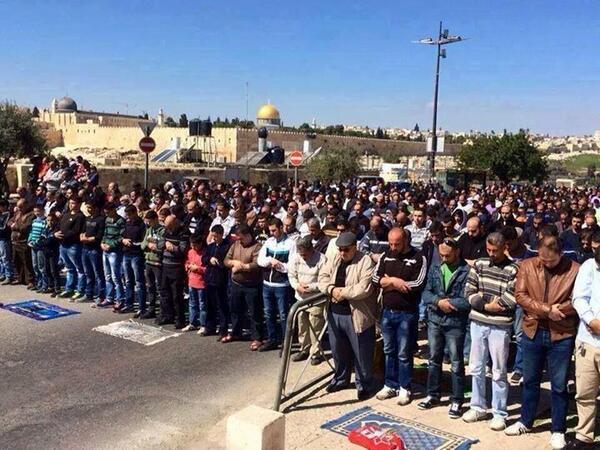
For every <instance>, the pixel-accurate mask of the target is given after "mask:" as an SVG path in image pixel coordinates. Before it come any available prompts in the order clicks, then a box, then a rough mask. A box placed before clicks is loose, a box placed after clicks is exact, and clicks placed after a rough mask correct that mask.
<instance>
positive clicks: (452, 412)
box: [448, 402, 462, 419]
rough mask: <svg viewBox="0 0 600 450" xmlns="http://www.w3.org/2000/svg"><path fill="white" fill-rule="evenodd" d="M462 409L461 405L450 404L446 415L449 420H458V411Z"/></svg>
mask: <svg viewBox="0 0 600 450" xmlns="http://www.w3.org/2000/svg"><path fill="white" fill-rule="evenodd" d="M461 409H462V405H461V404H460V403H457V402H452V404H451V405H450V408H449V409H448V415H449V416H450V418H451V419H458V418H459V417H460V410H461Z"/></svg>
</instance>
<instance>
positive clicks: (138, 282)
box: [123, 255, 146, 313]
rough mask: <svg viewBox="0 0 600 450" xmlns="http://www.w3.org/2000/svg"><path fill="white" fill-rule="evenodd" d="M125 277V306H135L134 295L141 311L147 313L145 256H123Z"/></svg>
mask: <svg viewBox="0 0 600 450" xmlns="http://www.w3.org/2000/svg"><path fill="white" fill-rule="evenodd" d="M123 275H124V277H125V306H133V294H134V291H135V298H136V299H137V301H138V303H139V311H140V312H142V313H144V312H146V277H145V275H144V255H123Z"/></svg>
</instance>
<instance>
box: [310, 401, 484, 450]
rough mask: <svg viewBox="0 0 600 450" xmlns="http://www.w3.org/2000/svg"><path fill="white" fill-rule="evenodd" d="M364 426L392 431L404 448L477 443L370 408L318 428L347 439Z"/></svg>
mask: <svg viewBox="0 0 600 450" xmlns="http://www.w3.org/2000/svg"><path fill="white" fill-rule="evenodd" d="M367 424H373V425H377V426H379V427H381V428H385V429H393V430H394V431H395V432H396V434H398V435H399V436H400V437H401V438H402V440H403V441H404V444H405V445H406V448H408V449H413V448H414V449H419V450H467V449H469V448H470V447H471V445H472V444H475V443H476V442H477V440H476V439H470V438H466V437H463V436H458V435H456V434H452V433H448V432H446V431H442V430H438V429H437V428H433V427H430V426H427V425H425V424H422V423H419V422H414V421H412V420H407V419H403V418H401V417H397V416H393V415H391V414H388V413H384V412H379V411H376V410H374V409H373V408H371V407H370V406H365V407H363V408H359V409H356V410H354V411H351V412H349V413H347V414H344V415H343V416H341V417H339V418H338V419H335V420H331V421H329V422H326V423H324V424H323V425H321V428H324V429H326V430H330V431H333V432H335V433H339V434H342V435H344V436H347V435H348V433H350V431H352V430H355V429H357V428H359V427H360V426H363V425H367Z"/></svg>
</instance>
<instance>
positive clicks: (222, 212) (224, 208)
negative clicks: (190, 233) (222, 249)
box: [210, 200, 235, 238]
mask: <svg viewBox="0 0 600 450" xmlns="http://www.w3.org/2000/svg"><path fill="white" fill-rule="evenodd" d="M216 209H217V215H216V217H215V218H214V219H213V221H212V223H211V224H210V229H211V230H212V228H213V227H214V226H215V225H221V226H222V227H223V230H224V234H223V237H225V238H226V237H227V236H229V232H230V231H231V229H232V228H233V225H234V224H235V219H234V218H233V217H232V216H231V215H230V214H229V205H228V204H227V203H225V202H224V201H222V200H220V201H217V208H216Z"/></svg>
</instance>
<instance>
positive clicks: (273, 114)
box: [256, 103, 280, 120]
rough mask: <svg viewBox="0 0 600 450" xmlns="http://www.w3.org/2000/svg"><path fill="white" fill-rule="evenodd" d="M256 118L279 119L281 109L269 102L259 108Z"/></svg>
mask: <svg viewBox="0 0 600 450" xmlns="http://www.w3.org/2000/svg"><path fill="white" fill-rule="evenodd" d="M256 118H257V119H262V120H279V118H280V117H279V111H278V110H277V108H275V106H273V105H271V104H270V103H267V104H266V105H263V106H261V107H260V108H259V110H258V112H257V113H256Z"/></svg>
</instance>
